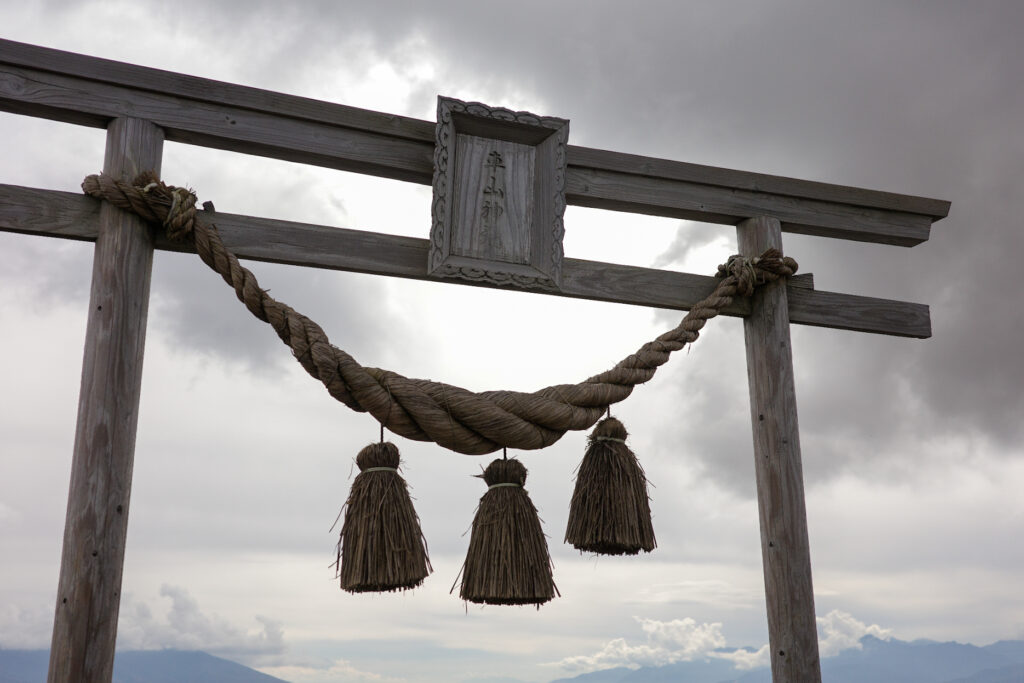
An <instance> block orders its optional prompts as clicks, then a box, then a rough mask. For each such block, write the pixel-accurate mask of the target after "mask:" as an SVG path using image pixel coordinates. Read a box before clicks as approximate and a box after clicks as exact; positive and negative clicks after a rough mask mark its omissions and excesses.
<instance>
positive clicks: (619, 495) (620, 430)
mask: <svg viewBox="0 0 1024 683" xmlns="http://www.w3.org/2000/svg"><path fill="white" fill-rule="evenodd" d="M626 436H628V434H627V432H626V428H625V426H623V424H622V423H621V422H619V421H618V420H616V419H615V418H614V417H608V418H605V419H603V420H601V421H600V422H598V423H597V426H596V427H594V431H593V432H592V433H591V434H590V443H589V445H588V446H587V453H586V455H584V456H583V462H582V463H580V467H579V473H578V474H577V475H576V489H575V491H573V494H572V503H571V504H570V506H569V524H568V527H567V529H566V532H565V542H566V543H571V544H572V546H573V547H574V548H576V549H577V550H582V551H586V552H592V553H600V554H602V555H636V554H637V553H639V552H640V551H641V550H643V551H644V552H648V553H649V552H651V551H652V550H654V547H655V546H656V545H657V543H656V542H655V540H654V527H653V526H652V525H651V506H650V502H649V500H648V497H647V477H646V476H645V475H644V470H643V468H642V467H640V463H639V462H637V459H636V456H635V455H634V454H633V451H631V450H629V447H628V446H626Z"/></svg>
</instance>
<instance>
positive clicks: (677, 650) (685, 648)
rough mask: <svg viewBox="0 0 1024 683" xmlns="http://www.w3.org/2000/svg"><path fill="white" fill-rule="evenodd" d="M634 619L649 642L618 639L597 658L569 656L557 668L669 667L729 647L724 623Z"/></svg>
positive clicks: (584, 669) (598, 653) (606, 646)
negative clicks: (636, 643)
mask: <svg viewBox="0 0 1024 683" xmlns="http://www.w3.org/2000/svg"><path fill="white" fill-rule="evenodd" d="M634 619H636V621H637V622H638V623H639V624H640V628H641V629H642V630H643V632H644V634H645V635H646V636H647V642H646V643H643V644H641V645H630V644H629V643H628V642H626V639H625V638H615V639H614V640H610V641H608V642H607V643H605V645H604V647H602V648H601V649H600V650H599V651H598V652H596V653H595V654H593V655H576V656H573V657H566V658H565V659H563V660H561V661H559V662H557V663H556V665H557V666H559V667H561V668H563V669H567V670H569V671H574V672H580V673H583V672H587V671H598V670H600V669H612V668H615V667H619V666H623V667H627V668H630V669H637V668H640V667H641V666H665V665H666V664H674V663H676V662H684V661H692V660H694V659H697V658H698V657H702V656H703V657H707V656H709V655H710V653H711V652H712V651H714V650H715V649H716V648H720V647H724V646H725V636H723V635H722V625H721V624H720V623H711V624H708V623H703V624H698V623H697V622H696V621H694V620H693V619H690V618H689V617H687V618H685V619H673V620H672V621H658V620H655V619H643V618H640V617H634Z"/></svg>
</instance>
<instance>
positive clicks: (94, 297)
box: [47, 119, 163, 683]
mask: <svg viewBox="0 0 1024 683" xmlns="http://www.w3.org/2000/svg"><path fill="white" fill-rule="evenodd" d="M162 148H163V135H162V133H161V131H160V129H159V128H157V127H156V126H154V125H153V124H151V123H148V122H146V121H142V120H139V119H116V120H114V121H112V122H111V124H110V126H109V128H108V132H107V149H106V159H105V161H104V165H103V168H104V170H105V171H106V172H107V173H110V174H111V175H114V176H117V177H122V178H134V177H135V176H136V175H137V174H138V173H140V172H141V171H143V170H147V169H149V170H153V169H155V170H157V171H159V168H160V160H161V152H162ZM97 224H98V229H97V236H96V250H95V254H94V257H93V272H92V289H91V292H90V297H89V316H88V322H87V324H86V332H85V355H84V360H83V364H82V387H81V392H80V394H79V398H78V425H77V428H76V431H75V445H74V453H73V456H72V462H71V485H70V489H69V492H68V509H67V518H66V520H65V525H64V549H63V554H62V556H61V568H60V581H59V584H58V588H57V607H56V614H55V618H54V625H53V641H52V644H51V646H50V670H49V677H48V679H47V680H48V681H49V683H81V682H82V681H89V682H100V681H110V679H111V676H112V674H113V667H114V643H115V641H116V638H117V616H118V607H119V605H120V599H121V571H122V567H123V564H124V549H125V538H126V536H127V530H128V502H129V498H130V494H131V481H132V465H133V462H134V454H135V429H136V426H137V424H138V413H139V393H140V388H141V385H142V355H143V348H144V346H145V341H146V314H147V311H148V309H149V282H150V273H151V271H152V263H153V237H152V233H151V231H150V229H149V228H148V227H147V226H146V225H145V224H144V223H143V222H142V220H141V219H139V218H138V217H136V216H134V215H130V214H128V213H125V212H123V211H121V210H119V209H116V208H114V206H113V205H111V204H108V203H104V204H103V205H102V206H101V207H99V211H98V219H97Z"/></svg>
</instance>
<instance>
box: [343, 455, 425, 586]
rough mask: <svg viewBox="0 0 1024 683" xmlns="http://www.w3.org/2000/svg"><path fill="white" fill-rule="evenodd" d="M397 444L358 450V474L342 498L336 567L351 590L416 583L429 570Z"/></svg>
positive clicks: (417, 583)
mask: <svg viewBox="0 0 1024 683" xmlns="http://www.w3.org/2000/svg"><path fill="white" fill-rule="evenodd" d="M398 463H399V457H398V447H397V446H395V444H393V443H390V442H384V441H382V442H380V443H374V444H370V445H369V446H367V447H366V448H364V449H363V450H361V451H359V455H357V456H356V464H357V465H358V466H359V474H358V475H356V479H355V481H353V482H352V490H351V491H350V492H349V495H348V501H347V502H346V503H345V521H344V523H343V524H342V526H341V538H340V539H339V540H338V560H337V563H336V564H335V566H336V567H337V570H338V576H339V577H340V578H341V587H342V588H343V589H344V590H346V591H348V592H350V593H362V592H366V591H377V592H385V591H398V590H408V589H410V588H415V587H416V586H419V585H420V584H421V583H423V579H425V578H426V577H427V575H428V574H430V572H431V567H430V558H429V557H428V556H427V544H426V540H425V539H424V538H423V532H422V531H421V530H420V520H419V517H417V516H416V510H415V509H414V508H413V506H412V499H411V498H410V497H409V490H408V488H407V487H406V484H405V480H404V479H402V477H401V475H399V474H398Z"/></svg>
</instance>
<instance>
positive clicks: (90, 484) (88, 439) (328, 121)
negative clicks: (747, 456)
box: [0, 40, 949, 683]
mask: <svg viewBox="0 0 1024 683" xmlns="http://www.w3.org/2000/svg"><path fill="white" fill-rule="evenodd" d="M0 111H8V112H13V113H18V114H24V115H28V116H36V117H41V118H48V119H54V120H57V121H63V122H66V123H74V124H79V125H86V126H93V127H100V128H105V129H107V131H108V137H107V152H106V161H105V164H104V168H105V170H107V171H108V172H110V173H113V174H118V175H122V176H124V177H131V176H132V175H134V173H135V172H136V171H139V170H142V169H151V170H157V171H158V170H159V167H160V157H161V146H162V142H163V140H164V139H166V140H171V141H178V142H187V143H191V144H197V145H203V146H207V147H212V148H217V149H226V150H232V151H237V152H244V153H248V154H256V155H261V156H266V157H271V158H276V159H286V160H289V161H295V162H300V163H308V164H314V165H319V166H324V167H329V168H336V169H341V170H347V171H356V172H360V173H367V174H371V175H376V176H380V177H385V178H392V179H396V180H402V181H408V182H416V183H422V184H430V183H431V181H432V177H433V172H434V168H433V155H434V146H435V139H434V135H435V123H434V122H430V121H420V120H416V119H410V118H404V117H398V116H392V115H387V114H380V113H377V112H372V111H367V110H362V109H356V108H352V107H346V106H341V105H335V104H330V103H326V102H318V101H314V100H309V99H305V98H300V97H293V96H289V95H283V94H279V93H273V92H267V91H263V90H257V89H254V88H247V87H242V86H237V85H231V84H226V83H220V82H216V81H210V80H206V79H201V78H195V77H191V76H184V75H180V74H175V73H170V72H166V71H159V70H156V69H148V68H143V67H137V66H132V65H128V64H123V63H118V62H112V61H108V60H103V59H97V58H93V57H86V56H82V55H76V54H72V53H67V52H62V51H58V50H52V49H48V48H40V47H36V46H32V45H25V44H21V43H16V42H12V41H5V40H0ZM565 154H566V157H567V165H566V169H565V201H566V202H567V203H568V204H572V205H577V206H587V207H594V208H603V209H610V210H615V211H626V212H634V213H644V214H650V215H659V216H667V217H674V218H683V219H693V220H700V221H705V222H711V223H720V224H724V225H734V226H737V227H736V229H737V235H738V239H739V245H740V251H741V253H743V254H745V255H750V256H753V255H757V254H760V253H761V252H762V251H764V249H765V248H767V247H778V248H781V246H782V244H781V233H782V232H784V231H788V232H796V233H802V234H808V235H817V236H821V237H829V238H839V239H849V240H858V241H868V242H876V243H882V244H890V245H897V246H913V245H915V244H919V243H921V242H923V241H925V240H927V239H928V236H929V231H930V226H931V224H932V222H933V221H935V220H938V219H940V218H943V217H945V216H946V215H947V214H948V212H949V203H948V202H945V201H940V200H935V199H926V198H921V197H911V196H906V195H898V194H891V193H886V192H878V191H873V190H863V189H859V188H852V187H844V186H837V185H828V184H824V183H816V182H809V181H803V180H794V179H791V178H781V177H776V176H767V175H762V174H755V173H746V172H742V171H733V170H728V169H720V168H712V167H707V166H698V165H695V164H686V163H681V162H676V161H668V160H663V159H653V158H649V157H640V156H634V155H629V154H621V153H616V152H607V151H604V150H597V149H589V148H583V147H576V146H568V147H567V148H566V149H565ZM87 166H88V168H85V169H83V174H84V173H85V172H87V171H88V170H91V168H92V167H91V165H87ZM216 223H217V226H218V228H219V230H220V233H221V236H222V237H223V239H224V242H225V244H226V245H227V246H228V247H229V248H231V249H232V250H233V251H234V252H235V253H236V254H237V255H238V256H239V257H240V258H247V259H252V260H257V261H270V262H276V263H288V264H294V265H304V266H314V267H320V268H331V269H335V270H348V271H356V272H363V273H373V274H378V275H389V276H395V277H405V278H412V279H420V280H427V279H431V275H430V273H429V272H428V268H427V263H428V252H429V250H430V243H429V242H428V241H427V240H425V239H416V238H408V237H397V236H392V235H384V234H377V233H371V232H364V231H356V230H346V229H341V228H329V227H325V226H315V225H305V224H299V223H292V222H287V221H279V220H272V219H265V218H255V217H249V216H237V215H229V214H222V213H218V214H217V216H216ZM0 230H5V231H12V232H20V233H25V234H36V235H48V236H52V237H62V238H68V239H78V240H89V241H95V242H96V252H95V256H94V267H93V281H92V289H91V295H90V310H89V318H88V325H87V330H86V340H85V358H84V362H83V370H82V390H81V395H80V402H79V414H78V427H77V430H76V437H75V447H74V454H73V459H72V474H71V486H70V493H69V499H68V511H67V521H66V526H65V534H64V550H63V556H62V562H61V578H60V584H59V588H58V594H57V605H56V614H55V623H54V630H53V643H52V647H51V659H50V672H49V679H48V680H49V681H50V683H92V682H94V681H97V682H102V681H109V680H110V679H111V675H112V670H113V660H114V645H115V639H116V632H117V618H118V608H119V602H120V591H121V575H122V566H123V558H124V549H125V537H126V531H127V519H128V502H129V496H130V490H131V474H132V463H133V458H134V444H135V431H136V422H137V414H138V403H139V387H140V383H141V369H142V355H143V345H144V340H145V326H146V310H147V307H148V296H149V273H150V267H151V262H152V250H153V248H157V249H166V250H179V251H180V250H182V249H183V247H182V246H180V245H177V244H173V243H170V242H168V241H167V240H166V238H164V237H162V236H160V235H157V236H155V237H154V236H152V235H151V234H150V233H149V231H148V230H147V229H145V228H144V227H142V226H141V225H139V223H138V221H137V220H136V219H134V218H132V217H130V216H127V215H126V214H123V213H122V212H120V211H119V210H117V209H115V208H113V207H111V206H108V205H106V204H104V205H103V206H100V204H99V203H98V202H96V201H95V200H92V199H90V198H87V197H84V196H81V195H78V194H73V193H66V192H56V191H51V190H40V189H33V188H25V187H18V186H12V185H0ZM557 276H558V278H557V286H555V287H553V288H551V289H550V290H549V291H547V292H546V293H549V294H553V295H557V296H567V297H575V298H583V299H593V300H599V301H612V302H619V303H629V304H636V305H643V306H651V307H660V308H669V309H676V310H688V309H689V308H690V307H691V306H692V305H693V304H694V303H695V302H697V301H699V300H700V299H702V298H703V297H704V296H706V295H707V294H709V293H710V292H711V290H712V289H713V288H714V286H715V284H716V280H715V279H714V278H711V277H704V276H699V275H691V274H687V273H679V272H673V271H664V270H654V269H649V268H637V267H632V266H623V265H617V264H610V263H597V262H592V261H585V260H579V259H565V260H564V261H563V262H562V263H561V267H560V271H559V272H558V273H557ZM449 282H457V281H455V280H450V281H449ZM470 284H475V285H481V286H501V285H499V284H497V283H494V282H487V281H484V282H480V281H477V282H472V283H470ZM723 313H724V314H725V315H733V316H740V317H743V318H744V333H745V337H746V353H747V368H748V376H749V386H750V406H751V423H752V426H753V438H754V457H755V468H756V476H757V492H758V493H757V495H758V510H759V516H760V526H761V550H762V557H763V563H764V578H765V593H766V601H767V612H768V627H769V641H770V642H769V644H770V647H771V655H772V656H771V667H772V676H773V679H774V680H775V681H776V683H816V682H818V681H820V680H821V673H820V662H819V655H818V646H817V631H816V624H815V613H814V594H813V588H812V583H811V563H810V552H809V543H808V535H807V517H806V511H805V504H804V493H803V475H802V466H801V455H800V444H799V430H798V427H797V412H796V397H795V390H794V385H793V362H792V352H791V349H790V337H789V326H790V323H791V322H792V323H798V324H806V325H814V326H820V327H831V328H838V329H846V330H855V331H861V332H870V333H878V334H889V335H897V336H905V337H915V338H927V337H929V336H931V322H930V317H929V312H928V307H927V306H925V305H922V304H914V303H905V302H900V301H891V300H887V299H875V298H870V297H861V296H854V295H848V294H838V293H833V292H822V291H817V290H815V289H814V287H813V280H812V279H811V278H810V277H809V276H806V275H798V276H796V277H794V278H791V279H790V281H789V282H788V283H782V282H779V283H775V284H773V285H769V286H766V287H764V288H762V289H761V290H759V291H758V293H757V294H755V296H754V297H752V298H751V300H743V301H736V302H734V304H733V305H732V306H730V307H729V308H728V309H726V310H725V311H724V312H723Z"/></svg>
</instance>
